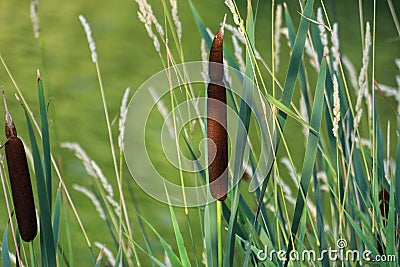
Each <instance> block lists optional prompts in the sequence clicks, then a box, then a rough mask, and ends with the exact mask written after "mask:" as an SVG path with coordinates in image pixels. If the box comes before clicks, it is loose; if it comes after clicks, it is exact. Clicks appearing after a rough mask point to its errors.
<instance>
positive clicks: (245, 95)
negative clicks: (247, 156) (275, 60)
mask: <svg viewBox="0 0 400 267" xmlns="http://www.w3.org/2000/svg"><path fill="white" fill-rule="evenodd" d="M246 31H247V37H248V41H247V42H246V70H245V72H246V79H245V80H244V82H243V90H242V96H241V100H240V108H239V118H240V120H241V121H242V122H243V125H244V129H243V127H238V133H237V137H238V138H237V141H236V144H235V146H236V147H235V159H234V167H233V168H234V170H233V181H234V184H236V181H239V182H238V183H237V184H236V185H235V187H234V189H233V194H232V203H231V217H230V218H229V225H228V234H227V238H226V248H225V255H224V266H231V265H232V264H233V258H234V248H235V240H236V239H235V232H234V229H235V228H234V226H235V224H236V220H237V214H238V206H239V202H240V177H239V176H240V174H241V171H242V167H243V164H242V163H243V156H244V150H245V146H246V143H247V133H248V131H249V125H250V115H251V110H250V107H249V105H248V104H247V103H252V102H251V101H252V93H253V92H252V91H253V90H252V89H253V88H252V83H253V81H254V71H253V66H254V55H253V54H252V51H254V44H255V42H254V21H253V9H252V6H251V2H249V3H248V8H247V25H246ZM254 221H255V220H254ZM253 229H254V228H253ZM249 239H250V241H249V243H250V244H251V243H252V236H250V238H249ZM249 254H250V246H248V249H247V253H246V260H245V262H246V261H248V259H249Z"/></svg>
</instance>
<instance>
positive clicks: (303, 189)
mask: <svg viewBox="0 0 400 267" xmlns="http://www.w3.org/2000/svg"><path fill="white" fill-rule="evenodd" d="M325 78H326V60H323V61H322V63H321V69H320V73H319V75H318V81H317V87H316V92H315V97H314V104H313V109H312V114H311V126H312V127H313V128H314V129H316V130H317V131H319V129H320V126H321V119H322V112H323V109H324V106H323V103H324V101H323V99H324V88H325ZM318 140H319V135H316V134H313V133H311V132H310V133H309V135H308V140H307V146H306V152H305V157H304V163H303V169H302V174H301V179H300V187H299V191H298V195H297V199H296V205H295V209H294V216H293V223H292V227H291V238H290V239H289V244H288V248H287V252H288V253H289V252H290V251H291V250H292V248H293V245H294V239H295V238H296V234H297V230H298V227H299V223H300V221H301V215H302V213H303V209H304V203H305V199H306V197H307V191H308V187H309V184H310V179H311V175H312V172H313V169H314V161H315V157H316V153H317V146H318ZM287 263H288V262H286V264H287Z"/></svg>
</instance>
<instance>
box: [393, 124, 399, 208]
mask: <svg viewBox="0 0 400 267" xmlns="http://www.w3.org/2000/svg"><path fill="white" fill-rule="evenodd" d="M399 126H400V125H399ZM398 131H400V129H398ZM394 180H395V186H396V189H395V194H394V196H395V200H396V214H400V138H399V140H397V149H396V171H395V178H394Z"/></svg>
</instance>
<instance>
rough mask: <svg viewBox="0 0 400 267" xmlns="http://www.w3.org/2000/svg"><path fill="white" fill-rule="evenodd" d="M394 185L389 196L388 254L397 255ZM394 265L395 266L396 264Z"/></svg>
mask: <svg viewBox="0 0 400 267" xmlns="http://www.w3.org/2000/svg"><path fill="white" fill-rule="evenodd" d="M393 187H394V186H391V187H390V197H389V215H388V222H387V227H386V233H385V235H386V255H396V241H395V240H396V228H395V217H394V215H395V213H394V211H395V205H394V203H395V201H394V188H393ZM389 264H390V265H393V264H394V265H395V263H389ZM394 265H393V266H394Z"/></svg>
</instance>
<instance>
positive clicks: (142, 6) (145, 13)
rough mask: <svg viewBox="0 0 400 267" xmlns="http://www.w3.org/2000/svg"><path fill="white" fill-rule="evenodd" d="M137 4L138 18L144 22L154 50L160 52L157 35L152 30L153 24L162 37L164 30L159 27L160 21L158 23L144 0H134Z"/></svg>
mask: <svg viewBox="0 0 400 267" xmlns="http://www.w3.org/2000/svg"><path fill="white" fill-rule="evenodd" d="M135 1H136V3H137V4H138V6H139V11H138V18H139V20H140V21H141V22H142V23H143V24H144V27H145V29H146V31H147V34H148V35H149V37H150V38H151V39H152V40H153V45H154V48H155V49H156V51H157V52H158V53H159V52H160V42H159V41H158V38H157V36H156V35H155V34H154V32H153V28H152V25H154V27H155V29H156V31H157V33H158V34H159V35H160V36H161V37H164V30H163V28H162V27H161V25H160V23H158V21H157V19H156V17H155V16H154V14H153V10H152V8H151V6H150V5H149V3H147V1H146V0H135Z"/></svg>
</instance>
